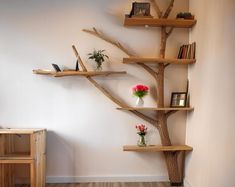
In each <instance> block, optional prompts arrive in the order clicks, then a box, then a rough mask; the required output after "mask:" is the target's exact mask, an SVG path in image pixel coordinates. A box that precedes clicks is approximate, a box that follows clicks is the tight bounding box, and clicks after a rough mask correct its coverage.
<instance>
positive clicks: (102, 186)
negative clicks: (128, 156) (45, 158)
mask: <svg viewBox="0 0 235 187" xmlns="http://www.w3.org/2000/svg"><path fill="white" fill-rule="evenodd" d="M170 186H171V185H170V184H169V183H157V182H138V183H134V182H131V183H129V182H115V183H79V184H47V185H46V187H170ZM16 187H29V186H28V185H17V186H16Z"/></svg>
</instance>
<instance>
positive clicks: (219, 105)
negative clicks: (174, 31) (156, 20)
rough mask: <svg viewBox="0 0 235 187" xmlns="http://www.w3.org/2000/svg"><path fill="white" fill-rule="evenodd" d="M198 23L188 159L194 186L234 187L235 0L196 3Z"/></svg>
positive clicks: (194, 34)
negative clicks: (191, 147) (190, 150)
mask: <svg viewBox="0 0 235 187" xmlns="http://www.w3.org/2000/svg"><path fill="white" fill-rule="evenodd" d="M190 11H192V12H193V13H195V14H196V15H197V19H198V23H197V25H196V27H195V28H194V29H193V32H192V33H191V40H192V41H196V42H197V49H198V50H197V63H196V64H195V66H193V67H191V68H190V71H189V77H190V85H191V89H190V90H191V102H192V104H193V105H194V107H195V111H194V113H193V114H192V115H190V117H189V118H188V121H187V133H186V134H187V135H186V136H187V138H186V139H187V140H186V141H187V144H189V145H192V146H193V148H194V151H193V153H192V154H191V156H190V157H189V159H188V160H187V172H186V181H187V182H188V183H189V184H191V187H208V186H211V187H212V186H213V187H221V186H226V187H232V186H235V178H234V169H235V162H234V158H235V149H234V148H235V146H234V142H235V136H234V132H235V126H234V124H235V115H234V106H235V98H234V96H235V87H234V81H235V61H234V59H235V53H234V48H235V21H234V17H235V1H234V0H213V1H212V0H208V1H204V0H192V1H190Z"/></svg>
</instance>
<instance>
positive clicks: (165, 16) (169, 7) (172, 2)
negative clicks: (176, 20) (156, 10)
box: [163, 0, 175, 18]
mask: <svg viewBox="0 0 235 187" xmlns="http://www.w3.org/2000/svg"><path fill="white" fill-rule="evenodd" d="M174 2H175V0H171V2H170V5H169V6H168V8H167V9H166V12H165V13H164V15H163V18H168V16H169V15H170V13H171V11H172V8H173V6H174Z"/></svg>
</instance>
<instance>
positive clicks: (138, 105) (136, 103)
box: [135, 97, 144, 107]
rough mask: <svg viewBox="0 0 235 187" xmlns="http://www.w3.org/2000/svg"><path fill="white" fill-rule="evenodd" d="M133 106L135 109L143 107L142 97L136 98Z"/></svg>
mask: <svg viewBox="0 0 235 187" xmlns="http://www.w3.org/2000/svg"><path fill="white" fill-rule="evenodd" d="M135 105H136V106H137V107H142V106H144V100H143V98H142V97H138V98H137V100H136V102H135Z"/></svg>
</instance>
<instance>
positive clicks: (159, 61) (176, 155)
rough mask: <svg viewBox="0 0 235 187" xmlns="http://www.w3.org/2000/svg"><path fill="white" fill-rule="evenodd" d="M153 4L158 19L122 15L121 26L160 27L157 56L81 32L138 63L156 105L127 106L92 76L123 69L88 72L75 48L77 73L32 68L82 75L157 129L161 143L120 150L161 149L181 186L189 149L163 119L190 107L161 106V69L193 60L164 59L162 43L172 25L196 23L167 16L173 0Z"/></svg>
mask: <svg viewBox="0 0 235 187" xmlns="http://www.w3.org/2000/svg"><path fill="white" fill-rule="evenodd" d="M150 1H151V2H152V3H153V5H154V6H153V7H154V9H155V11H156V13H157V15H158V19H156V18H128V17H126V18H125V22H124V26H146V25H147V26H151V27H160V29H161V43H160V55H159V57H154V58H147V57H139V55H136V54H135V53H133V52H130V51H129V50H128V49H127V48H125V47H124V46H123V45H122V44H121V43H120V42H118V41H116V40H113V39H112V38H110V37H108V36H107V35H106V34H104V33H103V32H101V31H98V30H97V29H96V28H93V29H92V30H89V29H83V31H84V32H86V33H89V34H91V35H94V36H95V37H98V38H100V39H102V40H104V41H106V42H108V43H110V44H111V45H113V46H115V47H117V48H119V49H120V50H121V51H123V52H124V53H125V54H126V55H128V56H129V57H128V58H124V59H123V63H126V64H137V65H138V66H140V67H142V68H143V69H145V70H146V71H147V72H148V73H149V74H150V75H152V77H153V78H154V80H155V81H156V83H157V93H158V97H157V104H158V108H154V107H146V108H139V107H130V106H128V104H126V103H125V102H123V101H122V100H121V99H119V98H116V97H115V96H114V95H115V94H112V93H111V92H110V91H108V90H107V89H105V88H104V87H102V86H101V85H100V84H99V83H98V82H97V81H96V80H95V79H94V78H93V76H100V75H103V76H106V75H111V74H124V73H126V72H123V71H122V72H111V71H108V72H90V71H88V70H87V68H86V67H85V65H84V63H83V61H82V59H81V58H80V56H79V54H78V51H77V49H76V48H75V46H73V51H74V53H75V56H76V57H77V61H78V63H79V64H80V66H81V71H79V72H74V71H72V72H59V73H58V72H43V71H40V70H37V71H35V73H37V74H44V75H51V76H55V77H61V76H84V77H85V78H86V79H87V80H88V81H90V83H91V84H93V85H94V86H95V87H96V88H97V89H99V90H100V91H101V92H102V93H103V94H104V95H105V96H106V97H108V98H109V99H110V100H112V101H113V102H114V103H116V104H117V105H118V106H119V108H118V109H119V110H125V111H128V112H130V113H132V114H134V115H136V116H138V117H139V118H141V119H143V120H145V121H147V122H148V123H150V124H151V125H153V126H154V127H156V128H157V129H158V131H159V135H160V138H161V143H162V145H161V146H147V147H137V146H124V147H123V149H124V151H139V152H141V151H144V152H158V151H161V152H164V156H165V160H166V165H167V170H168V175H169V180H170V182H171V184H172V185H182V183H183V176H184V174H183V171H184V169H183V166H184V164H183V163H184V154H185V152H186V151H192V148H191V147H189V146H186V145H178V146H175V145H172V142H171V140H170V136H169V132H168V127H167V119H168V118H169V117H170V116H171V115H172V114H174V113H175V112H177V111H192V110H193V108H191V107H185V108H171V107H165V106H164V71H165V68H167V67H168V66H169V65H170V64H181V65H187V64H193V63H195V62H196V60H195V59H174V58H165V51H166V43H167V39H168V37H169V36H170V35H171V33H172V31H173V30H174V28H191V27H193V26H194V25H195V24H196V20H178V19H177V20H176V19H168V16H169V14H170V12H171V10H172V8H173V5H174V0H171V1H170V4H169V6H168V8H167V9H166V11H165V12H162V11H160V8H159V6H158V4H157V2H156V0H150ZM148 64H151V65H152V64H154V65H155V66H156V67H152V66H151V67H150V66H148ZM142 111H144V112H146V111H155V112H156V116H155V118H153V117H150V116H149V115H147V114H144V113H142Z"/></svg>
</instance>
